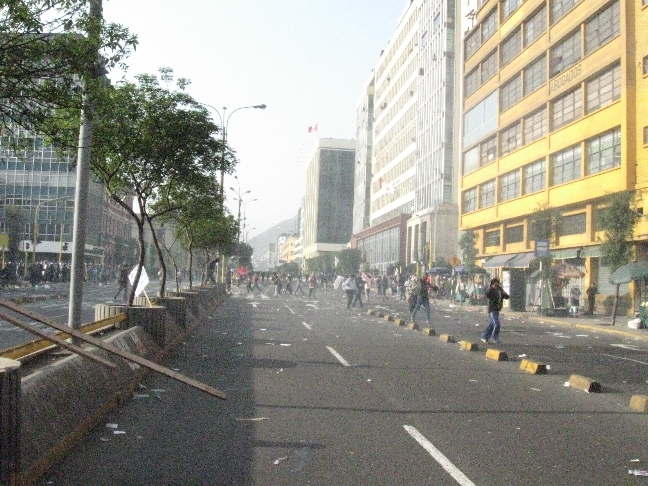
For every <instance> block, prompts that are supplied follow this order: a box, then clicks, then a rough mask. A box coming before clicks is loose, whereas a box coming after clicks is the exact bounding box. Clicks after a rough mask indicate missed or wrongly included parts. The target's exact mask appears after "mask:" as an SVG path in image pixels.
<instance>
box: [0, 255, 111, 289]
mask: <svg viewBox="0 0 648 486" xmlns="http://www.w3.org/2000/svg"><path fill="white" fill-rule="evenodd" d="M71 274H72V271H71V267H70V264H69V263H66V262H63V263H58V262H54V261H50V260H39V261H37V262H32V263H29V262H28V263H27V265H26V266H25V263H24V262H17V263H14V262H7V263H6V264H5V267H4V268H2V269H0V288H6V287H7V286H9V285H23V284H28V285H31V286H32V287H35V286H36V285H41V284H53V283H67V282H69V281H70V277H71ZM114 277H115V272H114V271H111V270H110V269H108V268H107V267H105V266H104V265H101V264H91V263H86V264H84V281H85V282H89V283H91V284H93V285H107V284H108V281H109V280H110V279H112V278H114Z"/></svg>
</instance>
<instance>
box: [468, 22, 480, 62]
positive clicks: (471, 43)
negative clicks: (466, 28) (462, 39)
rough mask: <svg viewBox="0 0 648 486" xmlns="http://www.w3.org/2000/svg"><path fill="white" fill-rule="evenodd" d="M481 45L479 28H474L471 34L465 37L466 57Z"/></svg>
mask: <svg viewBox="0 0 648 486" xmlns="http://www.w3.org/2000/svg"><path fill="white" fill-rule="evenodd" d="M480 46H481V37H480V32H479V28H477V29H475V30H474V31H473V32H472V33H471V34H469V35H468V36H467V37H466V59H470V57H471V56H472V55H473V54H474V53H475V52H477V49H479V47H480Z"/></svg>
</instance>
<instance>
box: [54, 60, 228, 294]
mask: <svg viewBox="0 0 648 486" xmlns="http://www.w3.org/2000/svg"><path fill="white" fill-rule="evenodd" d="M161 80H162V81H165V82H166V81H171V80H172V77H171V75H170V72H169V70H163V71H162V77H161ZM187 84H188V81H187V80H185V79H182V78H181V79H178V80H177V83H176V86H177V89H176V90H175V91H170V90H169V89H166V88H162V87H161V86H160V83H159V80H158V78H157V77H156V76H152V75H139V76H136V82H127V81H122V82H120V83H118V84H117V85H116V86H114V87H107V88H106V89H103V90H98V91H96V92H94V93H93V96H94V98H93V101H92V104H93V113H94V120H93V134H92V158H91V169H92V173H93V175H94V177H95V179H96V180H97V181H99V182H101V183H102V184H103V185H104V186H105V187H106V190H107V192H108V194H109V196H110V197H111V198H112V199H113V200H114V201H115V202H117V204H119V205H121V206H122V207H123V208H124V209H125V210H126V212H128V213H129V214H130V215H131V217H132V218H133V220H134V221H135V224H136V227H137V230H138V249H139V257H138V271H137V275H136V276H135V282H137V281H138V280H139V277H140V275H141V269H142V268H143V265H144V261H145V257H146V251H145V246H144V227H145V225H148V226H149V227H150V228H153V221H154V220H155V219H156V218H158V217H160V216H163V215H164V214H166V213H169V212H173V211H175V210H177V209H179V207H180V205H178V206H173V205H166V206H161V207H160V206H156V205H155V203H156V201H158V200H160V199H165V197H166V194H168V193H169V192H170V191H172V189H173V188H175V187H180V186H182V187H185V188H186V187H190V186H192V185H193V184H194V182H196V181H198V183H202V181H203V180H204V178H206V177H212V178H213V177H214V174H215V172H216V169H217V168H218V167H219V161H220V159H219V158H218V154H219V152H220V148H221V142H220V141H219V140H218V139H217V138H215V137H214V135H215V134H216V133H217V132H218V127H217V126H216V125H215V124H214V123H213V121H212V119H211V117H210V115H209V112H208V111H207V109H206V108H205V107H203V106H202V105H201V104H200V103H198V102H196V101H195V100H194V99H193V98H192V97H191V96H190V95H188V94H187V93H185V92H184V91H183V90H184V88H185V87H186V85H187ZM71 116H72V114H70V115H69V117H68V119H71ZM58 133H60V134H67V136H68V137H70V136H71V135H72V133H70V132H66V131H65V130H61V131H59V132H58ZM67 143H68V145H66V146H70V145H69V143H70V140H69V139H68V140H67ZM126 196H132V197H133V200H134V203H135V205H136V209H134V208H133V207H132V206H131V205H130V204H129V203H128V201H129V200H130V199H129V198H127V197H126ZM176 201H177V199H176ZM155 208H159V209H158V210H157V211H156V209H155ZM151 236H152V239H153V242H154V244H155V245H156V247H159V245H158V244H157V234H156V232H155V231H154V230H153V231H152V232H151ZM160 256H161V252H160ZM160 264H161V265H162V264H163V259H162V258H161V260H160ZM135 287H136V285H133V291H132V292H131V295H130V298H129V304H132V302H133V299H134V289H135ZM160 290H161V292H162V291H163V286H161V288H160ZM161 295H163V294H161Z"/></svg>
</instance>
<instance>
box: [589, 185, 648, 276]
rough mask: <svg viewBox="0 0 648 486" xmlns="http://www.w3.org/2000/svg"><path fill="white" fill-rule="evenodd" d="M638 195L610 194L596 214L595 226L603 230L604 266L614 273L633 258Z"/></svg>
mask: <svg viewBox="0 0 648 486" xmlns="http://www.w3.org/2000/svg"><path fill="white" fill-rule="evenodd" d="M636 197H637V194H636V193H635V192H634V191H623V192H615V193H612V194H608V195H607V196H606V197H605V199H604V202H603V207H602V208H600V209H599V210H597V211H595V213H594V220H595V224H596V226H597V227H598V228H600V229H601V230H603V240H602V241H601V254H602V256H603V259H602V260H603V264H604V265H607V266H609V267H610V268H611V270H612V271H614V270H616V269H617V268H619V267H620V266H621V265H625V264H626V263H628V262H629V261H630V259H631V257H632V249H633V244H632V236H633V233H634V228H635V225H636V224H637V222H638V221H639V218H640V216H639V213H637V208H636Z"/></svg>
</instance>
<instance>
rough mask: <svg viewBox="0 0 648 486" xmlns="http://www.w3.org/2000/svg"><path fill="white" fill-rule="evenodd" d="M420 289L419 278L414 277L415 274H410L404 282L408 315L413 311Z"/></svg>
mask: <svg viewBox="0 0 648 486" xmlns="http://www.w3.org/2000/svg"><path fill="white" fill-rule="evenodd" d="M420 290H421V284H420V282H419V279H418V278H416V275H412V276H411V277H410V278H409V279H408V280H407V283H406V284H405V293H406V294H407V304H408V305H409V313H410V316H411V315H412V314H413V313H414V308H415V307H416V301H417V300H418V294H419V291H420Z"/></svg>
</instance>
